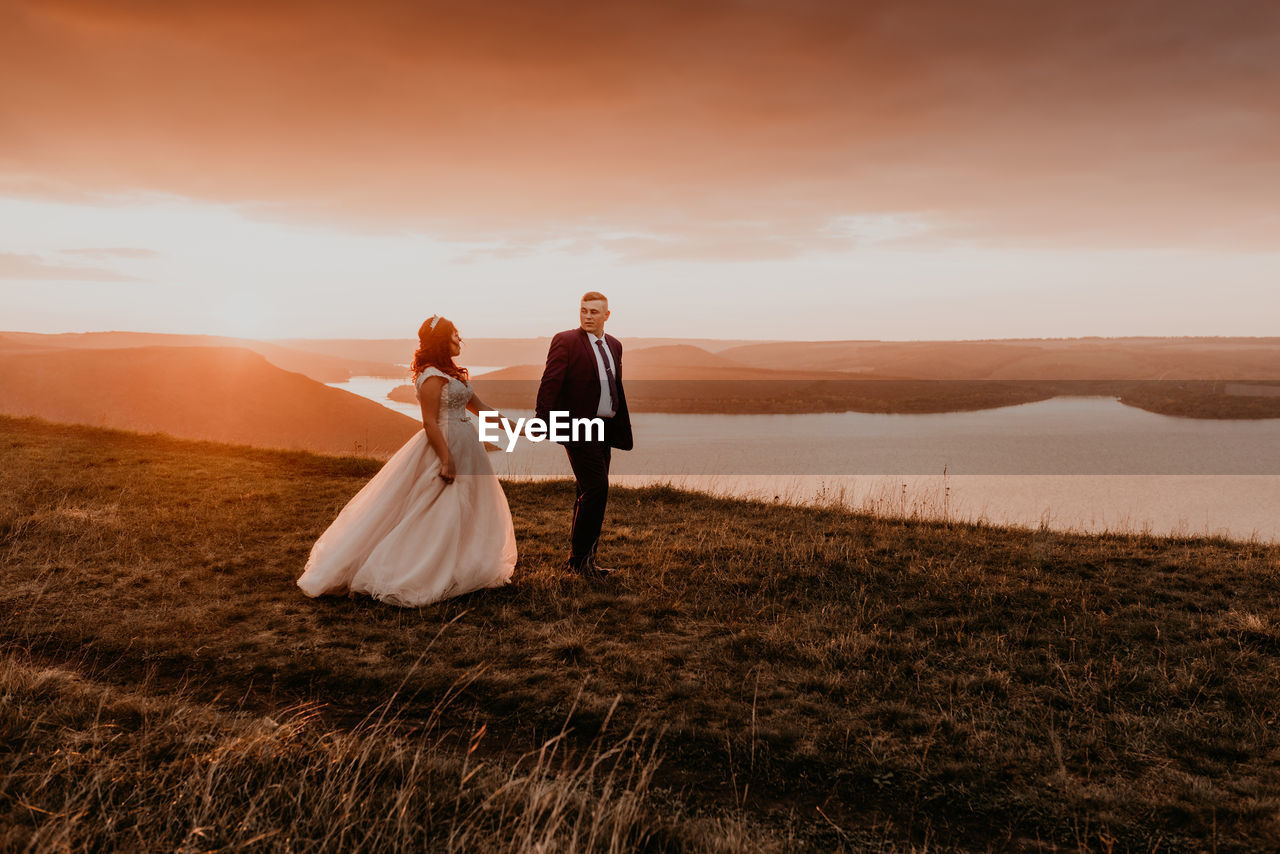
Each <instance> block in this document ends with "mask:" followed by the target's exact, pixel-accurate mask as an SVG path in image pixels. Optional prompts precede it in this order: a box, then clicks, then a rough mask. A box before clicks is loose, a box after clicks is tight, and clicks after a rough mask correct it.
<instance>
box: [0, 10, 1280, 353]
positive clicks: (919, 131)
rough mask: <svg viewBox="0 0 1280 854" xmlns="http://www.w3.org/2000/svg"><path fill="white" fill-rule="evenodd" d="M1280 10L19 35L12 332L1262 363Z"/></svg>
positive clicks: (472, 15) (54, 21) (271, 19)
mask: <svg viewBox="0 0 1280 854" xmlns="http://www.w3.org/2000/svg"><path fill="white" fill-rule="evenodd" d="M1278 33H1280V8H1277V7H1275V6H1274V4H1267V3H1263V2H1253V0H1241V2H1238V3H1234V4H1231V5H1229V6H1224V7H1206V6H1205V5H1204V4H1200V3H1197V2H1194V0H1177V1H1176V2H1164V3H1152V2H1149V0H1125V2H1119V3H1114V2H1104V0H1087V2H1081V3H1075V4H1063V5H1060V6H1051V7H1045V8H1041V7H1035V8H1032V7H1022V6H1018V5H1016V4H1013V5H1010V4H1006V3H1002V2H999V0H978V2H975V3H972V4H968V5H966V6H964V7H955V6H954V5H952V4H946V3H939V2H933V1H932V0H914V2H906V3H888V2H872V3H866V4H858V5H856V6H854V5H850V4H846V3H841V2H837V0H814V2H811V3H807V4H803V5H790V6H785V7H781V6H779V7H775V6H772V5H770V4H754V3H739V2H732V0H731V2H719V0H697V2H692V3H684V2H681V3H677V2H656V3H651V4H645V5H642V6H638V7H636V6H623V5H618V4H609V3H604V4H599V3H585V2H582V3H577V4H570V5H569V6H565V5H564V4H555V5H547V4H543V3H540V2H533V3H528V2H524V3H513V2H510V0H484V2H481V3H479V4H471V5H469V6H467V7H465V8H463V7H457V6H452V5H443V4H433V3H427V4H420V3H409V2H404V0H377V2H374V3H370V4H353V3H341V2H339V3H336V4H330V5H328V6H325V7H324V8H322V9H316V8H314V7H312V6H311V5H309V4H293V3H284V4H275V5H271V6H269V7H260V6H258V5H255V4H249V3H243V2H231V3H225V4H218V5H217V6H212V7H210V6H201V7H189V6H185V5H182V4H179V5H154V4H143V5H133V6H130V7H127V8H121V7H119V5H118V4H113V3H111V2H109V0H41V1H40V2H36V0H15V2H13V3H9V4H5V6H4V7H3V8H0V72H3V73H0V104H3V105H4V106H3V107H0V316H3V317H4V318H5V324H6V325H14V326H17V327H20V328H24V329H29V330H31V331H37V332H46V333H55V332H61V331H62V330H65V329H68V328H101V327H103V326H108V327H114V328H118V329H129V330H135V331H145V332H157V333H172V334H211V335H223V336H230V337H245V338H254V339H258V340H270V339H280V338H330V339H331V338H363V339H387V338H399V337H402V336H403V337H412V334H413V332H414V331H415V330H416V328H417V325H418V323H420V322H421V320H422V318H424V317H428V316H430V315H432V314H437V313H438V314H443V315H446V316H449V317H450V318H451V319H454V320H455V322H457V323H458V324H459V326H460V327H462V328H464V329H466V330H469V331H470V332H471V334H472V335H473V337H481V335H482V337H486V338H498V337H537V336H538V335H542V334H549V332H550V331H553V330H556V329H561V328H565V326H571V325H572V324H573V323H574V320H575V315H576V306H577V300H578V297H579V296H580V295H581V294H582V293H583V292H585V291H588V290H601V291H603V292H604V293H606V294H608V295H609V296H610V299H611V305H612V308H613V310H614V318H613V320H612V321H611V326H610V331H611V332H613V333H614V334H617V335H619V336H620V337H645V336H642V334H641V330H646V331H648V330H653V329H655V328H658V329H665V330H668V331H667V332H666V333H665V334H664V335H662V336H652V337H676V338H700V337H709V336H707V335H705V333H704V330H706V329H707V328H712V329H714V336H715V337H717V338H728V339H749V340H785V341H801V340H875V341H903V342H905V341H952V340H984V341H985V340H1011V339H1017V340H1025V339H1062V338H1094V337H1098V338H1127V337H1154V338H1162V337H1268V333H1271V332H1273V330H1274V325H1275V324H1274V320H1273V318H1275V317H1277V316H1280V289H1277V288H1275V285H1274V283H1275V282H1276V281H1280V153H1278V152H1277V151H1276V149H1275V146H1274V144H1273V142H1272V141H1273V140H1274V139H1275V138H1277V136H1280V111H1277V110H1276V109H1275V107H1274V105H1273V103H1272V100H1273V99H1272V98H1271V97H1270V93H1271V92H1272V91H1274V90H1275V89H1276V88H1277V86H1280V61H1278V60H1277V59H1276V57H1277V56H1280V44H1278V43H1277V42H1280V36H1278V35H1277V34H1278Z"/></svg>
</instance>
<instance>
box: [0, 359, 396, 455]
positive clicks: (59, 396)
mask: <svg viewBox="0 0 1280 854" xmlns="http://www.w3.org/2000/svg"><path fill="white" fill-rule="evenodd" d="M0 412H2V413H4V414H6V415H35V416H39V417H41V418H44V419H47V420H50V421H61V422H69V423H73V424H88V425H92V426H97V427H114V428H119V429H124V430H135V431H140V432H162V433H168V434H170V435H173V436H179V437H183V438H189V439H209V440H213V441H219V442H232V443H238V444H248V445H257V446H260V447H268V448H288V449H298V450H308V451H316V452H321V453H330V454H351V453H360V454H366V455H370V456H383V457H385V456H388V455H390V454H391V453H392V452H394V451H395V450H396V449H397V448H398V447H399V446H400V445H402V444H403V443H404V442H405V441H406V440H407V439H408V438H409V437H410V436H412V435H413V433H414V432H415V431H416V430H418V429H420V428H419V425H418V424H417V422H415V421H414V420H413V419H412V418H408V417H406V416H404V415H401V414H399V413H397V412H393V411H391V410H389V409H387V408H385V407H383V406H380V405H379V404H377V403H374V402H373V401H369V400H365V399H364V398H362V397H358V396H356V395H354V394H350V393H348V392H345V391H341V390H339V389H334V388H329V387H327V386H324V385H322V384H320V383H318V382H316V381H315V380H313V379H310V378H308V377H305V376H303V375H301V374H297V373H290V372H288V371H284V370H281V369H280V368H278V367H276V366H275V365H272V364H271V363H269V362H268V361H267V359H266V358H265V357H264V356H262V355H261V354H258V353H254V352H251V351H249V350H245V349H240V348H232V347H140V348H128V349H56V350H55V349H49V350H47V351H40V352H25V353H17V352H3V351H0Z"/></svg>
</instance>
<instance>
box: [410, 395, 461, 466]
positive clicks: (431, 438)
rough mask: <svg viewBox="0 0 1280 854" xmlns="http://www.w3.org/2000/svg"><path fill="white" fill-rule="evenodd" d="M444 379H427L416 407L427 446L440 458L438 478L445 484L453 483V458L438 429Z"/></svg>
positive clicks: (441, 432)
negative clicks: (420, 417)
mask: <svg viewBox="0 0 1280 854" xmlns="http://www.w3.org/2000/svg"><path fill="white" fill-rule="evenodd" d="M444 383H445V381H444V377H427V378H426V379H425V380H423V381H422V385H421V387H420V388H419V389H418V405H419V406H421V407H422V429H423V430H424V431H426V434H427V444H428V445H430V446H431V450H433V451H435V452H436V456H437V457H439V458H440V477H441V478H443V479H444V482H445V483H453V477H454V471H453V456H452V455H451V454H450V453H449V442H448V441H447V440H446V439H445V438H444V431H443V430H441V429H440V422H439V421H438V419H439V417H440V395H441V394H442V393H443V391H444Z"/></svg>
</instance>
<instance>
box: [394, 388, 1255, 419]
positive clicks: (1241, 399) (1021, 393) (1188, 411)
mask: <svg viewBox="0 0 1280 854" xmlns="http://www.w3.org/2000/svg"><path fill="white" fill-rule="evenodd" d="M474 385H475V388H476V391H477V392H478V393H479V394H480V395H481V396H482V397H483V398H484V400H485V402H487V403H489V404H491V405H493V406H497V407H500V408H501V407H507V408H528V407H529V406H530V405H531V403H532V401H533V400H534V398H535V397H536V393H537V383H536V382H534V381H532V380H485V379H484V378H483V377H481V378H478V379H476V380H475V383H474ZM1250 388H1257V389H1259V392H1258V393H1248V389H1250ZM1079 396H1088V397H1113V398H1115V399H1117V400H1118V401H1119V402H1120V403H1122V404H1124V405H1126V406H1132V407H1134V408H1136V409H1142V410H1144V411H1147V412H1152V413H1155V414H1158V415H1169V416H1172V417H1176V418H1194V419H1200V420H1226V421H1240V420H1263V419H1271V418H1280V384H1275V383H1266V384H1263V383H1244V382H1231V383H1223V382H1207V381H1206V382H1162V381H1141V382H1121V381H1098V382H1058V383H1054V382H1033V381H1027V382H1023V381H989V382H984V381H968V380H964V381H943V380H938V381H931V380H848V381H816V382H814V383H811V384H807V385H802V386H798V384H797V383H794V382H785V383H784V382H783V381H776V382H774V381H769V382H763V383H747V382H738V381H732V380H726V381H715V380H638V381H632V382H628V383H627V400H628V404H629V406H630V407H631V410H632V411H633V412H636V413H639V412H651V413H663V414H672V415H676V414H701V415H768V414H777V415H803V414H822V413H834V412H863V413H880V414H886V415H926V414H927V415H937V414H944V413H949V412H977V411H982V410H990V409H999V408H1002V407H1006V406H1018V405H1021V404H1025V403H1037V402H1040V401H1045V400H1051V399H1053V398H1055V397H1079ZM387 397H388V398H389V399H391V400H394V401H397V402H399V403H416V402H417V398H416V396H415V394H414V390H413V386H411V385H402V386H397V387H396V388H394V389H392V391H391V392H390V393H389V394H388V395H387Z"/></svg>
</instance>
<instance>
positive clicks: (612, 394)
mask: <svg viewBox="0 0 1280 854" xmlns="http://www.w3.org/2000/svg"><path fill="white" fill-rule="evenodd" d="M596 346H597V347H599V348H600V361H601V362H604V375H605V379H607V380H608V381H609V403H610V405H611V408H612V409H613V411H614V412H617V411H618V381H617V380H615V379H614V378H613V368H611V367H609V357H608V356H607V355H606V354H605V352H604V342H603V341H601V340H600V339H599V338H597V339H596Z"/></svg>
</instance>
